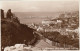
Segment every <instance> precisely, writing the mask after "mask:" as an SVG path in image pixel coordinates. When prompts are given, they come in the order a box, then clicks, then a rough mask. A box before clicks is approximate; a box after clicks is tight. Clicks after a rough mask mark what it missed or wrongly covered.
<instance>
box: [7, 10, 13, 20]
mask: <svg viewBox="0 0 80 51" xmlns="http://www.w3.org/2000/svg"><path fill="white" fill-rule="evenodd" d="M6 17H7V18H9V19H11V17H13V14H12V12H11V9H9V10H8V11H7V14H6Z"/></svg>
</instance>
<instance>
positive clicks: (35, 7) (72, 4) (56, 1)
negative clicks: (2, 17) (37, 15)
mask: <svg viewBox="0 0 80 51" xmlns="http://www.w3.org/2000/svg"><path fill="white" fill-rule="evenodd" d="M78 2H79V1H78V0H43V1H42V0H34V1H33V0H26V1H25V0H24V1H18V0H17V1H0V9H4V10H5V12H6V11H7V10H8V9H12V11H13V12H60V11H77V10H79V3H78Z"/></svg>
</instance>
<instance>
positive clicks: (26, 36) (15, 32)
mask: <svg viewBox="0 0 80 51" xmlns="http://www.w3.org/2000/svg"><path fill="white" fill-rule="evenodd" d="M7 20H8V19H2V20H1V46H2V48H4V47H6V46H12V45H14V44H26V45H28V44H31V43H33V42H30V41H31V40H32V39H34V35H33V29H31V28H29V27H28V26H27V25H24V24H20V23H17V22H13V21H12V20H10V21H9V20H8V21H7Z"/></svg>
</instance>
